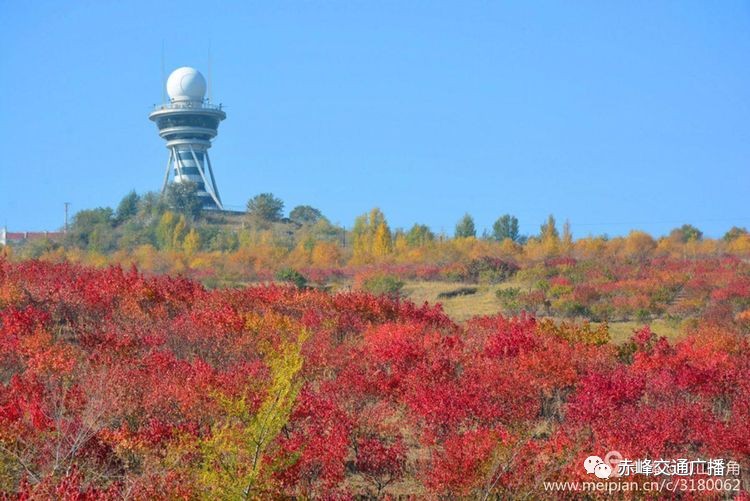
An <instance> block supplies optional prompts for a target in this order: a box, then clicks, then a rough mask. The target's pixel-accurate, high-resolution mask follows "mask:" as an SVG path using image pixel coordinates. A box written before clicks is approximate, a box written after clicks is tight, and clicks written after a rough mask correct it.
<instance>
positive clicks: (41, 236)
mask: <svg viewBox="0 0 750 501" xmlns="http://www.w3.org/2000/svg"><path fill="white" fill-rule="evenodd" d="M63 236H65V233H63V232H62V231H8V228H5V227H3V228H0V245H12V244H16V245H18V244H23V243H26V242H28V241H33V240H45V239H46V240H62V238H63Z"/></svg>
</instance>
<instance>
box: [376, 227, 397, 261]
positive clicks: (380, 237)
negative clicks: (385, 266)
mask: <svg viewBox="0 0 750 501" xmlns="http://www.w3.org/2000/svg"><path fill="white" fill-rule="evenodd" d="M391 252H393V240H392V238H391V230H390V228H388V223H386V222H385V220H383V221H381V222H380V224H378V226H377V228H376V229H375V238H374V240H373V243H372V253H373V255H375V256H377V257H385V256H387V255H388V254H390V253H391Z"/></svg>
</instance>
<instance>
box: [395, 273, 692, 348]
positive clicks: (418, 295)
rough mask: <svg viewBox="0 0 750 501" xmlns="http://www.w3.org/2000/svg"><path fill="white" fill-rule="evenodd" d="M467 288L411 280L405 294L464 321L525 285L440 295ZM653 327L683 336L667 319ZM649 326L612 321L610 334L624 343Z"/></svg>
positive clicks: (493, 309)
mask: <svg viewBox="0 0 750 501" xmlns="http://www.w3.org/2000/svg"><path fill="white" fill-rule="evenodd" d="M462 287H467V285H466V284H464V283H461V282H418V281H409V282H407V283H406V285H404V294H405V295H406V297H408V298H409V299H411V300H412V301H414V302H415V303H417V304H422V303H424V302H428V303H430V304H435V303H440V304H442V306H443V310H444V311H445V312H446V313H447V314H448V315H449V316H450V317H451V318H452V319H454V320H455V321H457V322H463V321H466V320H468V319H470V318H471V317H474V316H478V315H494V314H496V313H499V312H500V303H499V301H498V299H497V297H496V296H495V291H496V290H497V289H501V288H507V287H521V284H519V283H515V282H506V283H503V284H496V285H487V284H476V285H473V286H472V287H476V289H477V291H476V293H474V294H469V295H462V296H457V297H452V298H438V295H439V294H440V293H443V292H450V291H455V290H457V289H460V288H462ZM648 324H649V325H650V326H651V329H652V330H653V331H654V332H656V334H658V335H660V336H666V338H667V339H669V340H670V341H674V340H676V339H678V338H680V337H681V336H682V335H683V332H682V330H681V329H680V327H679V326H675V325H672V324H670V323H668V322H667V321H665V320H662V319H655V320H652V321H651V322H649V323H648ZM643 325H645V324H644V323H641V322H636V321H629V322H610V324H609V334H610V337H611V338H612V342H613V343H615V344H620V343H623V342H625V341H627V340H628V338H629V337H630V336H631V335H632V334H633V331H634V330H635V329H639V328H641V327H643Z"/></svg>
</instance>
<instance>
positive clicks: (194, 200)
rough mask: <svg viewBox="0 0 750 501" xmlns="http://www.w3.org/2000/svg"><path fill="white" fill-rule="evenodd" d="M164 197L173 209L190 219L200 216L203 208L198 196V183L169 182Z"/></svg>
mask: <svg viewBox="0 0 750 501" xmlns="http://www.w3.org/2000/svg"><path fill="white" fill-rule="evenodd" d="M164 198H165V199H166V202H167V205H169V207H170V208H171V209H172V210H173V211H175V212H177V213H178V214H182V215H183V216H185V217H188V218H190V219H195V218H197V217H198V216H200V213H201V209H202V208H203V202H202V201H201V199H200V197H199V196H198V185H197V184H196V183H193V182H191V181H186V182H180V183H172V184H170V185H169V186H168V187H167V191H166V193H165V194H164Z"/></svg>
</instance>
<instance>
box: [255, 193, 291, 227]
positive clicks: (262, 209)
mask: <svg viewBox="0 0 750 501" xmlns="http://www.w3.org/2000/svg"><path fill="white" fill-rule="evenodd" d="M247 213H248V214H250V216H252V217H253V218H254V219H257V220H258V221H262V222H276V221H280V220H281V218H282V216H283V215H284V202H282V201H281V199H279V198H276V197H275V196H273V193H261V194H260V195H255V196H254V197H253V198H251V199H250V200H249V201H248V202H247Z"/></svg>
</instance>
